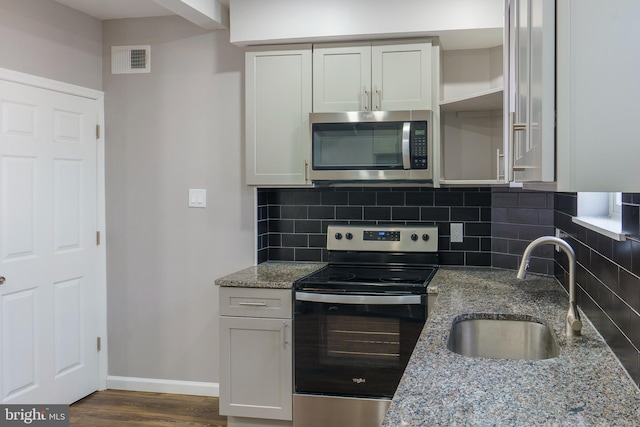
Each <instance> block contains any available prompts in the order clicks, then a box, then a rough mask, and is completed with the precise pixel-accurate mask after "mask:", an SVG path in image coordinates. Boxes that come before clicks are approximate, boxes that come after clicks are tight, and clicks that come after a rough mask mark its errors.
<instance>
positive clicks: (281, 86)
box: [245, 45, 311, 185]
mask: <svg viewBox="0 0 640 427" xmlns="http://www.w3.org/2000/svg"><path fill="white" fill-rule="evenodd" d="M276 49H277V50H276ZM245 96H246V110H245V111H246V117H245V120H246V136H245V137H246V168H247V169H246V177H247V184H249V185H304V184H307V180H306V168H307V163H308V160H307V154H308V151H309V113H310V112H311V45H291V46H278V47H277V48H276V47H273V46H272V47H270V48H253V49H252V50H251V51H249V52H247V53H246V56H245Z"/></svg>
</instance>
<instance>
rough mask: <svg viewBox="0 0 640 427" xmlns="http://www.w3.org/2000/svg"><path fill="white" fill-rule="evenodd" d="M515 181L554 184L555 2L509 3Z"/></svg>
mask: <svg viewBox="0 0 640 427" xmlns="http://www.w3.org/2000/svg"><path fill="white" fill-rule="evenodd" d="M511 7H512V8H513V25H514V26H515V28H514V30H513V31H512V32H511V34H512V35H513V38H512V39H511V40H510V42H511V43H514V44H515V48H514V49H513V53H514V55H515V58H514V65H515V70H513V71H514V73H515V88H512V89H515V103H514V105H513V106H512V107H511V111H513V112H514V118H515V119H514V123H513V124H512V126H513V132H512V135H511V138H512V139H513V141H512V143H513V146H512V148H513V152H512V155H513V169H514V171H515V174H514V178H515V180H516V181H521V182H552V181H554V180H555V2H554V0H514V1H512V2H511Z"/></svg>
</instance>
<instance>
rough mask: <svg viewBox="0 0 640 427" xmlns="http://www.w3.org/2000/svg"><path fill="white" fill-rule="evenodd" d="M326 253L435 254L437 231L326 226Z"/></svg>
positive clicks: (414, 228)
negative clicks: (328, 251)
mask: <svg viewBox="0 0 640 427" xmlns="http://www.w3.org/2000/svg"><path fill="white" fill-rule="evenodd" d="M327 249H328V250H330V251H374V252H375V251H380V252H437V251H438V227H435V226H386V225H330V226H328V227H327Z"/></svg>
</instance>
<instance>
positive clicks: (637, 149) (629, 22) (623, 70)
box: [557, 0, 640, 223]
mask: <svg viewBox="0 0 640 427" xmlns="http://www.w3.org/2000/svg"><path fill="white" fill-rule="evenodd" d="M557 13H558V17H557V22H558V27H557V31H558V38H557V49H558V52H557V58H558V67H557V71H558V93H557V105H558V135H557V138H558V191H606V192H613V191H615V192H617V191H623V192H629V193H637V192H640V167H638V159H640V141H638V126H637V124H638V117H640V103H639V102H638V101H639V100H638V98H639V96H640V78H639V76H640V74H639V70H640V48H639V46H638V40H639V39H640V31H639V27H638V23H637V21H638V17H639V16H640V1H638V0H618V1H615V2H603V1H598V0H563V1H558V7H557ZM636 221H637V220H636ZM636 223H637V222H636Z"/></svg>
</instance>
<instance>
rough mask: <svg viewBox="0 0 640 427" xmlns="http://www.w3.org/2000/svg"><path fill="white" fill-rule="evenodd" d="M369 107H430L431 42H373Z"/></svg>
mask: <svg viewBox="0 0 640 427" xmlns="http://www.w3.org/2000/svg"><path fill="white" fill-rule="evenodd" d="M371 96H372V98H371V100H372V104H371V109H372V110H385V111H390V110H431V43H426V42H420V43H406V44H388V43H375V44H374V45H373V46H372V48H371Z"/></svg>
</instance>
